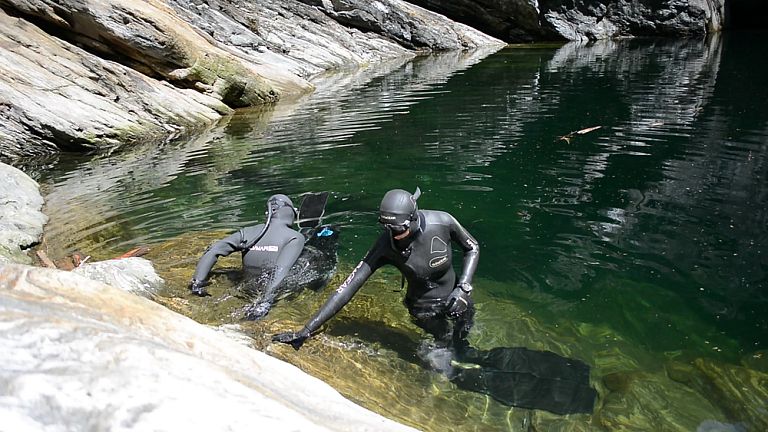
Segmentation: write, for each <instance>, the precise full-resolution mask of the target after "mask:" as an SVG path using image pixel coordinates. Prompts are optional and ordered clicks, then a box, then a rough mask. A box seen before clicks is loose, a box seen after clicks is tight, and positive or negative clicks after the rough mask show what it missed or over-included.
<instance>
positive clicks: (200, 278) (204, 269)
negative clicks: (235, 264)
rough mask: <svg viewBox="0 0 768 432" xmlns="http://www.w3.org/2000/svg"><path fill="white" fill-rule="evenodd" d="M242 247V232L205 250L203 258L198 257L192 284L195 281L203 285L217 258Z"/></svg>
mask: <svg viewBox="0 0 768 432" xmlns="http://www.w3.org/2000/svg"><path fill="white" fill-rule="evenodd" d="M242 245H243V232H242V230H240V231H238V232H236V233H234V234H232V235H230V236H229V237H227V238H225V239H222V240H219V241H217V242H215V243H214V244H212V245H211V246H210V247H209V248H208V249H206V251H205V253H203V256H202V257H200V261H198V262H197V267H196V268H195V275H194V276H192V282H195V281H197V282H199V283H203V282H204V281H205V280H206V278H208V273H210V271H211V269H212V268H213V266H214V264H216V261H217V260H218V259H219V257H222V256H227V255H230V254H231V253H232V252H235V251H238V250H241V248H242Z"/></svg>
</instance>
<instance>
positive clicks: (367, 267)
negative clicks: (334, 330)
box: [306, 210, 480, 343]
mask: <svg viewBox="0 0 768 432" xmlns="http://www.w3.org/2000/svg"><path fill="white" fill-rule="evenodd" d="M451 242H456V243H458V244H459V246H460V247H461V248H462V249H463V251H464V263H463V266H462V271H461V276H460V278H459V280H458V281H457V280H456V273H455V271H454V269H453V265H452V264H453V262H452V261H453V254H452V250H451ZM479 255H480V248H479V246H478V244H477V241H476V240H475V239H474V237H472V236H471V235H470V234H469V233H468V232H467V230H465V229H464V228H463V227H462V226H461V225H460V224H459V222H458V221H456V219H455V218H454V217H453V216H451V215H450V214H448V213H446V212H442V211H434V210H421V211H419V212H418V229H413V232H412V233H411V235H409V236H408V237H407V238H405V239H403V240H400V241H396V240H394V239H393V238H392V236H391V234H390V233H389V232H387V231H384V232H383V233H382V234H381V235H380V236H379V238H378V240H377V241H376V244H375V245H374V246H373V248H371V250H370V251H369V252H368V254H367V255H366V256H365V258H363V260H362V261H361V262H360V263H359V264H358V265H357V267H355V269H354V270H353V271H352V273H351V274H350V275H349V276H348V277H347V279H346V280H345V281H344V282H343V283H342V284H341V285H340V286H339V287H338V288H337V289H336V290H335V291H334V292H333V294H332V295H331V297H330V298H329V299H328V300H327V301H326V303H325V304H324V305H323V307H322V308H321V309H320V310H319V311H318V312H317V314H315V316H314V317H313V318H312V319H311V320H310V321H309V322H308V323H307V325H306V329H307V330H309V331H310V332H314V331H316V330H317V329H318V328H320V326H321V325H322V324H323V323H324V322H325V321H327V320H328V319H330V318H331V317H332V316H334V315H335V314H336V313H337V312H338V311H339V310H341V308H342V307H343V306H344V305H345V304H347V302H349V300H350V299H351V298H352V296H354V295H355V293H356V292H357V291H358V290H359V289H360V287H362V285H363V283H365V281H366V280H367V279H368V278H369V277H370V276H371V275H372V274H373V272H375V271H376V270H377V269H378V268H379V267H381V266H383V265H386V264H390V265H393V266H395V267H397V269H398V270H400V272H401V273H402V274H403V276H404V277H405V279H406V280H407V282H408V291H407V293H406V296H405V301H404V302H405V305H406V306H407V307H408V311H409V312H410V313H411V315H412V316H413V318H414V322H415V323H416V324H417V325H419V326H420V327H421V328H423V329H424V330H426V331H427V332H429V333H431V334H432V335H433V336H435V339H436V340H437V341H443V342H446V343H451V342H452V341H453V342H457V341H459V340H462V341H463V340H464V338H466V335H467V333H468V332H469V329H470V327H471V326H472V317H473V315H474V308H473V307H472V304H471V303H470V304H469V305H468V308H467V310H466V311H465V312H464V313H463V314H462V315H461V316H459V317H458V318H457V320H456V323H455V325H454V329H453V330H452V329H451V328H450V325H449V323H448V321H447V319H446V314H445V312H446V310H445V309H446V305H445V301H446V298H447V297H448V295H449V294H450V293H451V291H452V290H453V289H454V287H456V285H457V284H459V283H471V281H472V276H473V274H474V272H475V269H476V268H477V262H478V259H479Z"/></svg>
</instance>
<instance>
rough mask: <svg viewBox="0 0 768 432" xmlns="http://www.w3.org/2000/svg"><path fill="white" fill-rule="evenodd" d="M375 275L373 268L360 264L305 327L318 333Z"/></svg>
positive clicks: (363, 262)
mask: <svg viewBox="0 0 768 432" xmlns="http://www.w3.org/2000/svg"><path fill="white" fill-rule="evenodd" d="M372 274H373V270H372V269H371V266H370V265H369V264H368V263H367V262H366V261H365V260H363V261H360V263H359V264H358V265H357V267H355V269H354V270H352V273H350V274H349V276H347V279H346V280H344V282H342V284H341V285H339V287H338V288H336V289H335V290H334V291H333V294H331V296H330V297H329V298H328V300H326V301H325V304H323V306H322V307H321V308H320V310H319V311H317V313H316V314H315V316H313V317H312V318H311V319H310V320H309V321H308V322H307V324H306V325H305V326H304V328H306V329H307V330H309V332H310V333H313V332H315V331H317V329H319V328H320V326H321V325H323V324H324V323H325V322H326V321H328V320H329V319H331V318H332V317H333V316H334V315H336V314H337V313H338V312H339V311H340V310H341V308H343V307H344V305H346V304H347V303H349V301H350V300H351V299H352V297H353V296H354V295H355V293H357V291H358V290H360V287H362V286H363V284H364V283H365V281H366V280H368V278H369V277H370V276H371V275H372Z"/></svg>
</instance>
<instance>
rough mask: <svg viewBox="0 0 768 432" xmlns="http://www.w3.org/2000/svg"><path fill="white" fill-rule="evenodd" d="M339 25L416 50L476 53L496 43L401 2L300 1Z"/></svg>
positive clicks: (353, 0) (461, 26) (356, 0)
mask: <svg viewBox="0 0 768 432" xmlns="http://www.w3.org/2000/svg"><path fill="white" fill-rule="evenodd" d="M301 1H302V2H304V3H306V4H309V5H312V6H315V7H317V8H318V9H320V10H321V11H323V12H324V13H326V14H327V15H328V16H330V17H332V18H333V19H334V20H336V21H338V22H339V23H341V24H343V25H345V26H349V27H352V28H356V29H359V30H362V31H367V32H374V33H377V34H380V35H382V36H385V37H387V38H390V39H392V40H394V41H396V42H397V43H398V44H400V45H403V46H405V47H407V48H411V49H415V50H426V51H443V50H458V49H475V48H478V47H482V46H485V45H489V44H490V45H493V44H495V43H496V42H495V41H494V40H493V39H492V38H490V37H488V36H486V35H484V34H482V33H477V32H473V31H472V30H471V29H469V28H467V27H466V26H463V25H461V24H457V23H455V22H453V21H450V20H447V19H445V18H444V17H443V16H440V15H437V14H435V13H433V12H430V11H428V10H426V9H423V8H421V7H418V6H414V5H412V4H409V3H407V2H404V1H399V0H379V1H374V2H371V1H365V0H337V1H333V2H331V1H328V0H301Z"/></svg>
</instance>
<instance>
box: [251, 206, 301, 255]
mask: <svg viewBox="0 0 768 432" xmlns="http://www.w3.org/2000/svg"><path fill="white" fill-rule="evenodd" d="M283 207H289V208H290V209H291V211H292V212H293V220H296V218H298V212H297V211H296V208H295V207H294V206H293V201H291V199H290V198H288V196H286V195H283V194H276V195H272V196H271V197H269V199H268V200H267V220H266V221H265V222H264V228H262V229H261V232H260V233H259V235H257V236H256V237H255V238H254V239H253V240H252V241H251V242H250V243H248V244H246V245H245V250H246V251H247V250H249V249H250V248H251V247H253V245H255V244H256V243H258V242H259V240H261V238H262V237H264V234H266V233H267V230H268V229H269V225H270V223H271V222H272V217H273V215H275V214H276V213H277V212H278V211H279V210H280V209H281V208H283ZM291 223H293V221H291ZM240 234H241V235H243V233H242V231H241V233H240Z"/></svg>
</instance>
